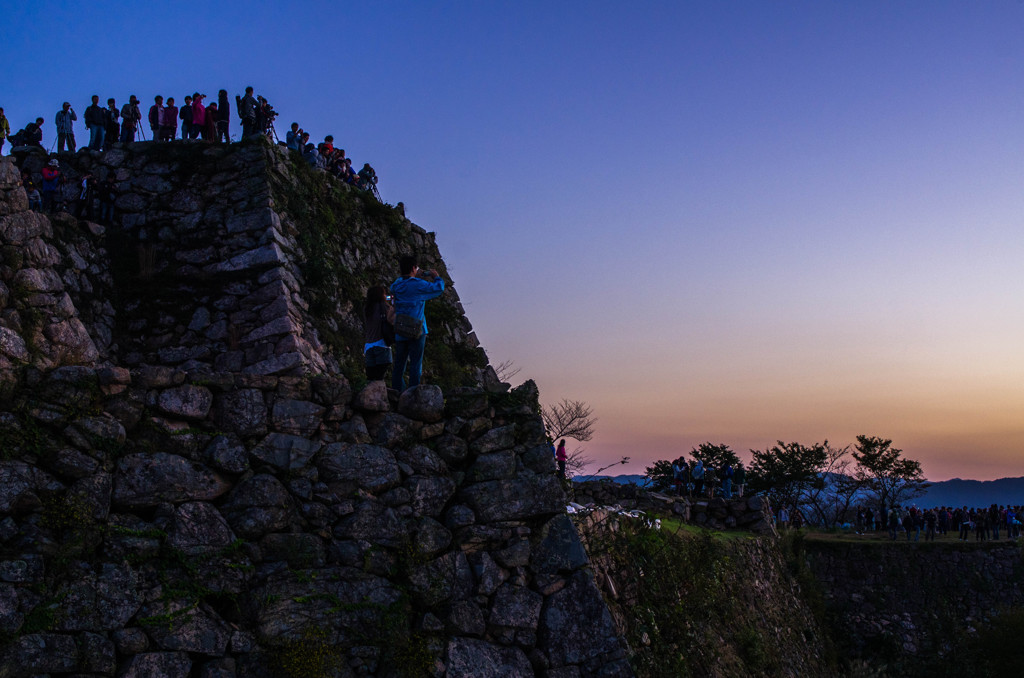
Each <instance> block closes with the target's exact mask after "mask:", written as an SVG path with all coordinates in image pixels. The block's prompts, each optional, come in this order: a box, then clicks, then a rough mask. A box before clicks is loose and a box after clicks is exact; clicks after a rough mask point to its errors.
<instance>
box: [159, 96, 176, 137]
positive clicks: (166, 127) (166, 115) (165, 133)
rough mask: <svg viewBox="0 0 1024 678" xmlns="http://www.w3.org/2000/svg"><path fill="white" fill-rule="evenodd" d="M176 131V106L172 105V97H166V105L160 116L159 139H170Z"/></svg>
mask: <svg viewBox="0 0 1024 678" xmlns="http://www.w3.org/2000/svg"><path fill="white" fill-rule="evenodd" d="M177 131H178V107H177V106H175V105H174V97H167V105H166V106H164V112H163V114H161V116H160V140H161V141H171V140H173V139H174V137H175V134H176V132H177Z"/></svg>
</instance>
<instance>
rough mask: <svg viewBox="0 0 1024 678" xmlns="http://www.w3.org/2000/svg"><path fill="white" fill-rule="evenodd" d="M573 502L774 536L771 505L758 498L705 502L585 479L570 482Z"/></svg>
mask: <svg viewBox="0 0 1024 678" xmlns="http://www.w3.org/2000/svg"><path fill="white" fill-rule="evenodd" d="M573 500H574V501H575V502H577V503H579V504H582V505H584V506H618V507H619V508H622V509H625V510H627V511H632V510H640V511H643V512H644V513H646V514H650V515H651V516H652V517H654V516H661V517H666V516H667V517H672V518H676V519H678V520H684V521H686V522H688V523H692V524H694V525H697V526H700V527H706V528H708V529H709V530H733V529H739V530H744V531H747V532H753V533H755V534H765V535H775V534H776V531H775V524H774V521H773V519H772V511H771V506H770V505H769V504H768V501H767V500H766V499H765V498H764V497H761V496H753V497H732V498H730V499H725V498H723V497H715V498H713V499H706V498H703V497H701V498H697V497H688V496H676V495H674V494H662V493H660V492H653V491H651V490H647V489H644V488H642V487H637V486H636V485H632V484H625V485H624V484H620V483H616V482H613V481H609V480H589V481H586V482H579V483H573Z"/></svg>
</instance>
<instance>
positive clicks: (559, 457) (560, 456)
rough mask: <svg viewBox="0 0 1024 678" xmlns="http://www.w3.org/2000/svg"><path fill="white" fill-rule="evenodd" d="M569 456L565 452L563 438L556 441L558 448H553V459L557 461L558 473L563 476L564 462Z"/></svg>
mask: <svg viewBox="0 0 1024 678" xmlns="http://www.w3.org/2000/svg"><path fill="white" fill-rule="evenodd" d="M568 458H569V456H568V455H567V454H566V453H565V438H562V439H561V440H559V441H558V449H557V450H555V461H557V462H558V475H560V476H562V477H563V478H564V477H565V462H566V460H567V459H568Z"/></svg>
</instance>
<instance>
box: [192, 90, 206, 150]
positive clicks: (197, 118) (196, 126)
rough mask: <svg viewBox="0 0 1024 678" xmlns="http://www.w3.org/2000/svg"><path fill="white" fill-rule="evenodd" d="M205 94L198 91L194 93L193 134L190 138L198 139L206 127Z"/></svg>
mask: <svg viewBox="0 0 1024 678" xmlns="http://www.w3.org/2000/svg"><path fill="white" fill-rule="evenodd" d="M203 98H204V95H203V94H200V93H199V92H196V93H195V94H193V95H192V134H191V135H189V138H190V139H198V138H199V135H200V134H201V133H202V132H203V130H204V129H205V128H206V106H203Z"/></svg>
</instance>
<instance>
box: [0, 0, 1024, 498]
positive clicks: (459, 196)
mask: <svg viewBox="0 0 1024 678" xmlns="http://www.w3.org/2000/svg"><path fill="white" fill-rule="evenodd" d="M17 5H18V6H13V7H7V8H5V12H4V20H3V21H2V22H0V63H3V64H4V77H3V84H2V85H0V106H3V107H4V108H5V109H6V112H7V116H8V118H9V119H10V120H11V126H12V127H13V128H14V129H20V128H21V127H22V126H24V124H25V123H26V122H28V121H29V120H31V119H33V118H35V116H37V115H44V116H45V117H46V125H45V126H44V131H45V138H44V143H45V144H46V145H47V146H49V145H50V143H51V141H52V139H53V136H52V134H53V115H54V113H55V112H56V111H57V110H58V109H59V107H60V103H61V101H63V100H65V99H67V100H69V101H71V102H72V103H73V104H74V106H75V109H76V110H77V111H78V113H79V117H80V118H81V117H82V115H83V114H84V111H85V108H86V106H87V105H88V103H89V96H90V95H91V94H93V93H95V94H99V95H100V96H101V98H102V99H103V100H106V98H107V97H108V96H115V97H116V98H117V100H118V104H121V103H123V101H125V100H127V97H128V95H129V94H136V95H138V96H139V98H140V99H141V100H142V101H143V102H144V103H145V104H146V105H148V104H149V103H150V102H151V101H152V97H153V95H154V94H158V93H159V94H163V95H164V96H165V97H166V96H175V98H176V99H178V100H180V99H182V98H183V97H184V95H185V94H186V93H190V92H192V91H194V90H196V89H198V90H201V91H203V92H206V93H208V94H212V95H216V91H217V90H218V89H220V88H221V87H224V88H226V89H228V90H229V92H230V93H231V94H232V96H233V95H234V94H236V93H241V92H242V89H243V88H244V86H245V85H247V84H252V85H253V86H254V87H255V88H256V91H257V93H262V94H264V95H265V96H267V98H268V99H269V100H270V101H271V103H273V104H274V105H275V106H276V107H277V109H278V110H279V111H280V112H281V114H282V118H281V119H280V120H279V124H278V127H279V129H281V130H282V132H283V131H284V130H286V129H287V126H288V124H289V123H290V122H291V121H292V120H295V121H298V122H299V123H300V124H302V125H303V127H305V128H306V130H307V131H310V132H311V133H312V134H313V136H314V138H316V139H320V138H322V137H323V135H325V134H328V133H332V134H333V135H334V136H335V139H336V140H337V142H338V143H339V144H340V145H341V146H342V147H344V148H346V149H347V150H348V153H349V155H350V156H351V157H352V158H353V159H354V162H356V163H357V165H361V164H362V163H363V162H370V163H372V164H373V165H374V167H375V168H376V169H377V172H378V174H379V175H380V177H381V183H380V189H381V193H382V194H383V196H384V198H385V200H387V201H389V202H391V203H396V202H398V201H403V202H404V203H405V205H406V208H407V214H408V215H409V217H410V218H411V219H412V220H413V221H415V222H416V223H418V224H420V225H421V226H423V227H424V228H426V229H428V230H432V231H436V232H437V235H438V238H437V239H438V243H439V244H440V246H441V249H442V253H443V255H444V256H445V260H446V262H447V263H448V265H449V268H450V270H451V272H452V275H453V277H454V283H455V287H456V289H457V290H458V291H459V294H460V296H461V297H462V299H463V301H464V303H465V305H466V308H467V312H468V314H469V318H470V320H471V321H472V322H473V324H474V326H475V327H476V329H477V333H478V336H479V337H480V339H481V341H482V342H483V344H484V346H485V348H486V349H487V351H488V354H489V356H490V358H491V360H492V362H493V363H495V364H497V363H500V362H502V361H504V360H512V361H514V362H515V364H516V366H518V367H520V368H521V370H522V371H521V372H520V373H519V375H518V376H517V377H516V378H515V381H516V382H518V381H519V380H521V379H525V378H533V379H535V380H536V381H537V383H538V385H539V386H540V388H541V395H542V400H543V401H546V402H555V401H557V400H559V399H561V398H573V399H582V400H585V401H587V402H588V403H590V404H591V406H592V407H593V408H594V411H595V414H596V415H597V417H598V419H599V421H598V425H597V433H596V436H595V438H594V440H593V441H591V442H590V443H588V444H587V445H586V449H587V451H588V453H589V455H590V456H591V457H593V458H594V459H595V460H596V461H597V462H598V464H601V465H603V464H605V463H608V462H611V461H614V460H615V459H618V458H620V457H621V456H627V455H628V456H630V457H631V458H632V459H633V463H632V464H630V465H629V466H626V467H621V466H620V467H617V468H618V470H619V471H624V472H642V471H643V468H644V466H646V465H647V464H649V463H650V462H651V461H653V460H655V459H663V458H673V457H674V456H676V455H677V454H679V453H681V452H686V451H689V450H690V448H691V447H693V446H695V445H697V444H699V443H700V442H703V441H706V440H709V441H712V442H716V443H717V442H722V443H726V444H729V445H731V446H732V447H733V448H734V449H735V450H737V451H738V452H739V453H740V455H741V457H743V456H746V453H747V450H749V449H751V448H755V449H763V448H765V447H767V446H770V445H772V444H773V443H774V441H776V440H778V439H781V440H784V441H798V442H803V443H806V444H811V443H813V442H817V441H821V440H824V439H828V440H829V441H830V442H831V443H832V444H835V445H839V446H843V445H848V444H851V443H853V442H854V438H855V436H856V435H857V434H866V435H876V436H882V437H886V438H892V439H893V441H894V445H895V446H897V447H900V448H902V449H903V450H904V452H905V453H906V455H907V456H909V457H911V458H914V459H918V460H920V461H921V462H922V465H923V467H924V471H925V474H926V475H927V476H928V477H929V478H930V479H932V480H943V479H947V478H951V477H963V478H977V479H991V478H996V477H1002V476H1020V475H1024V468H1022V464H1021V462H1022V460H1024V454H1022V452H1024V418H1022V417H1021V413H1022V411H1024V382H1022V379H1021V376H1022V372H1024V347H1022V342H1021V340H1020V339H1021V337H1022V335H1024V314H1022V311H1021V294H1020V290H1021V289H1022V287H1024V285H1022V283H1024V266H1022V262H1024V228H1022V226H1024V223H1022V222H1024V77H1022V76H1024V39H1022V37H1021V36H1022V35H1024V3H1022V2H1017V1H1002V2H1001V1H992V2H986V3H966V2H961V1H956V2H938V1H935V0H929V1H928V2H923V1H922V2H909V1H908V2H899V3H891V2H882V1H858V2H853V1H842V2H832V1H827V0H816V1H814V2H796V1H788V0H782V1H779V2H763V1H761V0H758V1H752V2H739V1H730V2H720V1H718V0H715V1H707V2H640V3H623V2H605V1H594V0H587V1H580V2H554V3H552V2H550V1H549V2H533V1H524V0H516V1H515V2H481V1H466V2H387V1H382V2H365V3H351V2H345V3H339V2H316V3H304V4H303V5H302V7H301V8H295V7H292V6H290V5H289V4H287V3H279V2H274V3H270V2H257V1H252V0H248V1H246V2H217V3H200V4H191V5H167V4H164V5H160V6H159V8H158V7H157V6H144V5H139V4H138V3H127V2H125V3H109V2H94V3H88V8H89V11H88V12H87V11H85V8H86V5H83V4H81V3H70V2H68V3H52V2H38V3H17ZM232 125H233V131H237V122H234V121H233V123H232ZM78 139H79V142H80V143H81V142H82V140H83V139H86V140H87V132H86V130H85V127H84V124H83V123H82V122H81V120H80V122H79V125H78ZM428 350H429V348H428ZM595 468H596V466H595Z"/></svg>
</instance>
